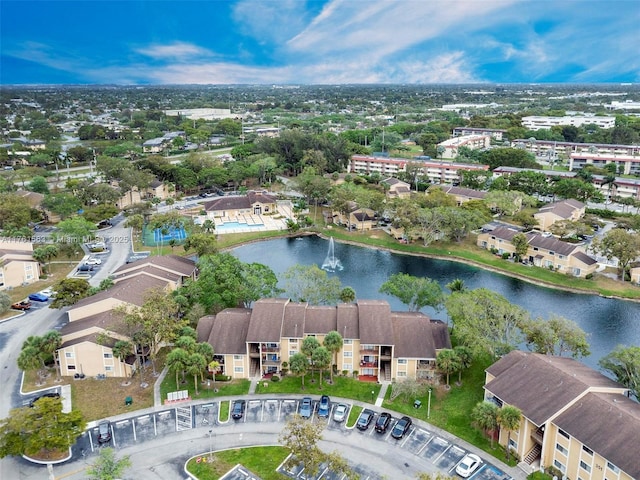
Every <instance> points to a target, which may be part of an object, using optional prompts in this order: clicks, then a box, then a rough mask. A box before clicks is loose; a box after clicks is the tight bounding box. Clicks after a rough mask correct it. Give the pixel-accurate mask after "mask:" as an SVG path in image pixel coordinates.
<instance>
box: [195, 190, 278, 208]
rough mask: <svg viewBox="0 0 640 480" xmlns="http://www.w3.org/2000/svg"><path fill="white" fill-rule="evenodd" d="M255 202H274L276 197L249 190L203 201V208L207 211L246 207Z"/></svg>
mask: <svg viewBox="0 0 640 480" xmlns="http://www.w3.org/2000/svg"><path fill="white" fill-rule="evenodd" d="M256 203H262V204H268V203H276V198H275V197H273V196H271V195H267V194H266V193H262V192H249V193H247V194H246V195H242V196H237V197H220V198H216V199H215V200H211V201H210V202H205V203H204V209H205V211H207V212H216V211H221V210H239V209H248V208H251V206H252V205H254V204H256Z"/></svg>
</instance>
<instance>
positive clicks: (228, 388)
mask: <svg viewBox="0 0 640 480" xmlns="http://www.w3.org/2000/svg"><path fill="white" fill-rule="evenodd" d="M178 379H179V380H180V383H179V385H178V388H176V376H175V374H174V373H171V372H170V373H167V376H166V377H165V378H164V380H163V381H162V384H161V385H160V398H161V399H162V401H164V400H165V399H166V398H167V394H168V393H169V392H175V391H178V390H189V396H190V397H191V399H192V400H199V399H205V398H214V397H224V396H238V395H246V394H247V393H249V386H250V385H251V382H250V381H249V380H246V379H239V380H231V381H230V382H220V381H218V382H215V386H214V382H213V381H211V377H209V378H208V379H207V377H205V381H204V382H205V383H204V384H202V383H199V384H198V393H197V394H196V389H195V386H194V383H193V375H186V376H185V378H184V379H185V381H184V382H182V376H181V375H178ZM199 381H200V378H198V382H199ZM215 390H218V391H217V392H216V391H215Z"/></svg>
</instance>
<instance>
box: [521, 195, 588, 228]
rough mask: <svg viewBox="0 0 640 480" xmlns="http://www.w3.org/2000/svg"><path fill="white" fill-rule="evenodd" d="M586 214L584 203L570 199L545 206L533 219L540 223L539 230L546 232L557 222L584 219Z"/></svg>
mask: <svg viewBox="0 0 640 480" xmlns="http://www.w3.org/2000/svg"><path fill="white" fill-rule="evenodd" d="M585 212H586V205H585V204H584V203H582V202H580V201H578V200H575V199H573V198H570V199H568V200H562V201H560V202H554V203H550V204H548V205H545V206H544V207H542V208H540V209H539V210H538V211H537V212H536V213H534V214H533V218H535V219H536V220H537V221H538V228H539V229H540V230H542V231H543V232H546V231H548V230H549V227H551V225H553V224H554V223H556V222H561V221H564V220H568V221H573V222H575V221H576V220H580V219H581V218H582V217H584V214H585Z"/></svg>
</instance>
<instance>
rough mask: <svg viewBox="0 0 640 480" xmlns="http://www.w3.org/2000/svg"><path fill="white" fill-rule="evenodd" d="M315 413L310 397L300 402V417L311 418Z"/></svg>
mask: <svg viewBox="0 0 640 480" xmlns="http://www.w3.org/2000/svg"><path fill="white" fill-rule="evenodd" d="M312 412H313V404H312V402H311V398H310V397H304V398H303V399H302V402H300V416H301V417H302V418H310V417H311V413H312Z"/></svg>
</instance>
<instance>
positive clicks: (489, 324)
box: [445, 288, 528, 356]
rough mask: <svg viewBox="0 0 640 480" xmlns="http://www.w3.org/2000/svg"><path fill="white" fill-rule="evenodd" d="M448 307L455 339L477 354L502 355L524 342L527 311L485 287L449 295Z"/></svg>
mask: <svg viewBox="0 0 640 480" xmlns="http://www.w3.org/2000/svg"><path fill="white" fill-rule="evenodd" d="M445 306H446V308H447V312H448V314H449V317H450V318H451V320H452V321H453V332H455V335H456V338H458V340H459V341H460V343H461V344H462V345H466V346H468V347H469V348H471V350H472V351H473V353H474V355H477V354H479V353H482V352H486V353H489V354H490V355H492V356H497V355H503V354H505V353H508V352H509V351H511V350H513V349H514V348H516V346H517V345H519V344H520V343H521V341H522V340H523V336H522V331H521V327H522V326H523V324H524V323H525V321H526V320H527V319H528V314H527V312H526V311H525V310H524V309H522V308H521V307H519V306H517V305H513V304H511V303H510V302H509V301H508V300H507V299H506V298H504V297H503V296H502V295H500V294H498V293H495V292H493V291H491V290H488V289H486V288H478V289H475V290H470V291H466V292H460V293H456V294H454V295H450V296H448V297H447V298H446V300H445Z"/></svg>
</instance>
